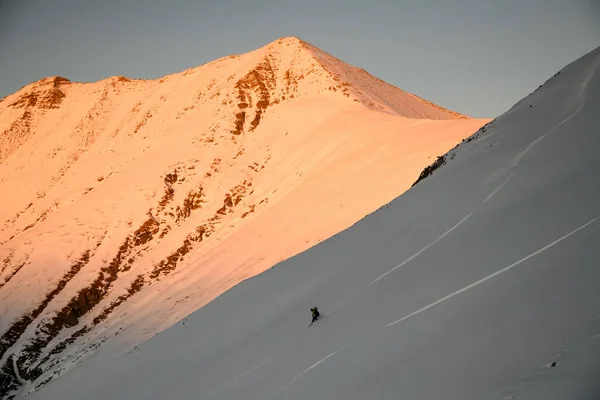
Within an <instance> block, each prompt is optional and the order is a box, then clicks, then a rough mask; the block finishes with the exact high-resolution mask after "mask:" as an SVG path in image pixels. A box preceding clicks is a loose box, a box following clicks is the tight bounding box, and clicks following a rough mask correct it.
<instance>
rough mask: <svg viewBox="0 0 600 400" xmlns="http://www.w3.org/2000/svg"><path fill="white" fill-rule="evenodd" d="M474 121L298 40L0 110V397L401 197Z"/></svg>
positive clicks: (30, 93)
mask: <svg viewBox="0 0 600 400" xmlns="http://www.w3.org/2000/svg"><path fill="white" fill-rule="evenodd" d="M485 122H487V120H472V119H468V118H466V117H464V116H461V115H458V114H456V113H453V112H451V111H447V110H444V109H441V108H440V107H437V106H434V105H432V104H430V103H427V102H426V101H424V100H421V99H419V98H417V97H416V96H414V95H412V94H409V93H406V92H403V91H402V90H400V89H398V88H394V87H392V86H390V85H387V84H385V83H384V82H382V81H380V80H378V79H376V78H374V77H372V76H370V75H368V74H366V73H365V72H363V71H360V70H358V69H356V68H354V67H350V66H348V65H345V64H343V63H342V62H341V61H339V60H336V59H334V58H333V57H331V56H328V55H327V54H326V53H324V52H322V51H320V50H318V49H316V48H314V47H313V46H310V45H308V44H306V43H304V42H302V41H300V40H298V39H295V38H284V39H281V40H278V41H276V42H274V43H271V44H269V45H267V46H265V47H263V48H260V49H258V50H256V51H253V52H250V53H247V54H243V55H240V56H231V57H225V58H223V59H220V60H216V61H214V62H211V63H209V64H206V65H203V66H201V67H198V68H194V69H190V70H187V71H184V72H182V73H179V74H173V75H169V76H166V77H164V78H162V79H159V80H155V81H142V80H131V79H128V78H124V77H113V78H109V79H106V80H103V81H100V82H95V83H75V82H70V81H68V80H67V79H64V78H60V77H50V78H46V79H44V80H41V81H39V82H35V83H32V84H30V85H28V86H26V87H24V88H23V89H22V90H20V91H19V92H17V93H15V94H13V95H10V96H8V97H6V98H4V99H2V100H1V101H0V132H2V135H0V149H1V151H0V193H2V197H3V207H1V208H0V220H1V221H3V223H2V225H1V229H0V260H1V262H2V263H1V264H0V315H1V316H2V317H1V319H0V366H1V368H0V369H1V372H0V388H2V390H3V392H5V393H8V392H9V391H11V390H16V389H17V388H18V387H19V386H21V385H22V384H23V382H34V383H33V384H34V386H39V385H42V384H43V383H44V382H48V380H49V379H52V377H57V376H59V375H60V373H62V372H63V371H65V370H68V369H69V368H71V367H72V366H73V365H76V364H77V363H78V362H79V361H80V360H81V359H83V357H86V356H89V355H90V353H91V352H93V351H95V350H96V349H97V348H98V347H99V346H100V345H102V344H105V345H107V346H109V347H110V346H113V347H114V348H113V350H112V351H110V352H109V351H107V352H106V354H119V352H124V351H126V350H127V349H129V348H131V347H132V346H133V345H134V344H136V343H139V342H141V341H143V340H145V339H147V338H149V337H151V336H152V335H154V334H155V333H156V332H158V331H160V330H162V329H164V328H166V327H168V326H170V325H172V324H173V323H175V322H176V321H178V320H180V319H181V318H183V317H185V316H186V315H188V314H189V313H190V312H192V311H194V310H196V309H197V308H199V307H201V306H203V305H204V304H206V303H207V302H208V301H210V300H212V299H214V298H215V297H216V296H218V295H219V294H221V293H223V292H224V291H225V290H227V289H229V288H231V287H232V286H234V285H236V284H237V283H239V282H240V281H242V280H244V279H246V278H248V277H251V276H253V275H255V274H257V273H260V272H262V271H264V270H266V269H267V268H269V267H271V266H273V265H274V264H275V263H277V262H279V261H281V260H283V259H285V258H288V257H290V256H292V255H294V254H297V253H298V252H300V251H303V250H305V249H307V248H309V247H310V246H312V245H314V244H316V243H318V242H320V241H321V240H323V239H326V238H327V237H329V236H331V235H333V234H335V233H336V232H339V231H340V230H342V229H344V228H346V227H348V226H350V225H351V224H352V223H354V222H355V221H357V220H358V219H360V218H362V217H363V216H364V215H365V214H367V213H369V212H372V211H373V210H375V209H376V208H377V207H379V206H380V205H381V204H384V203H385V202H388V201H390V200H391V199H393V198H394V197H396V196H398V195H399V194H400V193H402V192H403V191H404V190H406V189H407V188H408V187H409V186H410V184H411V183H412V181H413V180H414V177H415V176H416V175H417V174H418V172H419V171H420V170H421V169H422V168H423V167H424V166H425V165H427V164H428V163H429V162H431V160H432V159H433V158H434V157H435V156H436V155H438V154H441V153H443V152H445V151H447V150H448V149H449V148H451V147H452V146H454V145H455V144H456V143H457V142H459V141H460V140H461V139H463V138H464V137H466V136H468V135H470V134H471V133H472V132H474V131H476V130H477V129H478V128H479V127H480V126H481V125H483V124H484V123H485ZM116 336H118V340H117V339H115V337H116ZM109 339H111V340H110V341H109Z"/></svg>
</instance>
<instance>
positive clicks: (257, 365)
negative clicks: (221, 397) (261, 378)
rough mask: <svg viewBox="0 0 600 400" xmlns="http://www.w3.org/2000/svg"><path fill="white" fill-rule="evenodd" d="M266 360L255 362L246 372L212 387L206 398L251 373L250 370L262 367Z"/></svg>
mask: <svg viewBox="0 0 600 400" xmlns="http://www.w3.org/2000/svg"><path fill="white" fill-rule="evenodd" d="M266 362H267V361H263V362H261V363H259V364H256V365H255V366H254V367H252V368H250V369H249V370H247V371H246V372H244V373H242V374H241V375H238V376H236V377H235V378H233V379H231V380H229V381H227V382H225V383H224V384H222V385H221V386H219V387H218V388H216V389H213V390H212V391H210V392H209V393H208V394H207V395H206V398H209V397H212V396H213V395H214V394H215V393H217V392H218V391H221V390H223V389H225V388H226V387H227V386H229V385H231V384H232V383H233V382H235V381H237V380H238V379H241V378H243V377H244V376H246V375H248V374H249V373H251V372H252V371H254V370H256V369H258V368H260V367H262V366H263V365H264V364H265V363H266Z"/></svg>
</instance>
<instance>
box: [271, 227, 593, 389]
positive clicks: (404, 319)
mask: <svg viewBox="0 0 600 400" xmlns="http://www.w3.org/2000/svg"><path fill="white" fill-rule="evenodd" d="M599 219H600V215H598V216H597V217H595V218H593V219H591V220H590V221H588V222H586V223H585V224H583V225H581V226H580V227H579V228H576V229H574V230H572V231H571V232H569V233H567V234H566V235H563V236H561V237H560V238H558V239H556V240H554V241H553V242H551V243H549V244H547V245H546V246H544V247H542V248H541V249H539V250H537V251H535V252H533V253H531V254H529V255H527V256H525V257H523V258H521V259H520V260H518V261H515V262H514V263H512V264H510V265H509V266H507V267H504V268H502V269H501V270H499V271H496V272H494V273H493V274H490V275H488V276H486V277H484V278H481V279H480V280H478V281H475V282H473V283H471V284H469V285H467V286H465V287H463V288H461V289H458V290H457V291H455V292H452V293H450V294H449V295H447V296H445V297H442V298H441V299H439V300H436V301H434V302H433V303H431V304H429V305H427V306H425V307H422V308H420V309H418V310H417V311H414V312H412V313H410V314H408V315H405V316H404V317H402V318H400V319H397V320H396V321H393V322H390V323H389V324H387V325H384V326H382V327H380V328H378V329H376V330H374V331H371V332H369V333H368V334H366V335H364V336H362V337H360V338H358V339H356V340H354V341H352V342H350V343H348V344H346V345H345V346H343V347H341V348H339V349H337V350H335V351H334V352H332V353H330V354H329V355H327V356H325V357H323V358H322V359H320V360H319V361H317V362H316V363H314V364H313V365H311V366H310V367H308V368H306V369H305V370H304V371H302V372H300V373H299V374H298V375H296V376H295V377H294V379H293V380H292V381H291V382H290V383H288V384H286V385H284V386H282V387H280V388H279V389H277V391H276V392H279V391H281V390H285V389H287V388H288V387H290V386H291V385H292V384H294V383H295V382H297V381H298V380H299V379H300V378H301V377H302V376H303V375H304V374H305V373H307V372H309V371H310V370H312V369H314V368H316V367H317V366H319V365H320V364H322V363H323V362H324V361H326V360H327V359H329V358H331V357H333V356H334V355H336V354H337V353H340V352H341V351H343V350H345V349H347V348H349V347H350V346H352V345H354V344H356V343H358V342H360V341H361V340H363V339H366V338H367V337H369V336H371V335H375V334H377V333H379V332H381V331H383V330H385V329H388V328H390V327H392V326H394V325H396V324H399V323H400V322H403V321H406V320H407V319H409V318H411V317H414V316H415V315H418V314H421V313H422V312H424V311H427V310H429V309H430V308H433V307H435V306H436V305H438V304H440V303H443V302H445V301H446V300H450V299H451V298H453V297H456V296H458V295H460V294H462V293H464V292H466V291H468V290H469V289H472V288H474V287H476V286H479V285H481V284H482V283H485V282H487V281H489V280H490V279H492V278H495V277H496V276H498V275H500V274H503V273H504V272H507V271H509V270H511V269H513V268H514V267H516V266H518V265H519V264H522V263H523V262H525V261H527V260H529V259H530V258H532V257H535V256H536V255H538V254H540V253H542V252H544V251H545V250H548V249H549V248H551V247H553V246H554V245H556V244H558V243H560V242H562V241H563V240H565V239H567V238H568V237H570V236H572V235H574V234H575V233H577V232H579V231H581V230H582V229H585V228H587V227H588V226H590V225H591V224H593V223H595V222H596V221H598V220H599ZM267 400H269V399H268V398H267Z"/></svg>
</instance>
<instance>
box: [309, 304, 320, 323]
mask: <svg viewBox="0 0 600 400" xmlns="http://www.w3.org/2000/svg"><path fill="white" fill-rule="evenodd" d="M310 311H312V321H311V323H310V324H311V325H312V324H314V323H315V321H316V320H317V319H319V316H320V315H321V313H319V310H317V307H313V308H311V309H310Z"/></svg>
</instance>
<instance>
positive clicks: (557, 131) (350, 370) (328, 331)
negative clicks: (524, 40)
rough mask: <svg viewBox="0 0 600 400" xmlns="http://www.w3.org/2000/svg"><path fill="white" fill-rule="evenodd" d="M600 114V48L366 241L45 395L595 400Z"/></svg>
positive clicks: (329, 245)
mask: <svg viewBox="0 0 600 400" xmlns="http://www.w3.org/2000/svg"><path fill="white" fill-rule="evenodd" d="M599 105H600V48H598V49H596V50H595V51H593V52H591V53H589V54H587V55H586V56H584V57H582V58H581V59H579V60H577V61H576V62H574V63H572V64H570V65H569V66H567V67H565V68H564V69H563V70H562V71H560V73H559V74H558V76H556V77H554V78H552V79H550V80H549V81H548V82H547V83H546V84H544V85H543V86H542V87H541V88H540V89H539V90H537V91H536V92H534V93H533V94H531V95H530V96H528V97H527V98H525V99H523V100H522V101H520V102H519V103H517V104H516V105H515V106H514V107H513V108H512V109H511V110H510V111H508V112H507V113H506V114H504V115H502V116H501V117H499V118H497V119H496V120H495V121H494V122H493V123H491V124H489V125H488V126H487V128H486V129H485V132H484V131H483V129H482V130H480V131H478V132H477V133H476V134H474V135H473V136H472V137H471V138H469V139H471V140H466V141H465V142H464V143H462V144H460V145H459V146H458V147H456V148H455V149H454V150H452V151H451V152H449V153H448V154H447V155H446V157H445V160H446V163H445V165H442V166H441V167H440V168H438V169H437V170H435V171H434V172H433V174H432V175H431V176H429V177H427V178H426V179H423V180H421V182H419V183H418V184H417V185H415V186H414V187H413V188H412V189H410V190H409V191H407V192H406V193H405V194H404V195H402V196H401V197H399V198H397V199H395V200H394V201H392V202H391V203H390V204H388V205H386V206H385V207H382V208H381V209H379V210H378V211H377V212H375V213H373V214H371V215H369V216H368V217H366V218H364V219H362V220H361V221H359V222H358V223H356V224H355V225H353V226H352V227H351V228H349V229H347V230H344V231H343V232H341V233H339V234H337V235H335V236H334V237H332V238H330V239H328V240H325V241H323V242H322V243H320V244H318V245H316V246H314V247H312V248H311V249H309V250H307V251H305V252H303V253H301V254H299V255H297V256H295V257H293V258H290V259H288V260H286V261H284V262H282V263H280V264H278V265H277V266H276V267H274V268H273V269H270V270H268V271H266V272H264V273H262V274H260V275H258V276H256V277H254V278H252V279H250V280H247V281H245V282H243V283H241V284H240V285H238V286H237V287H235V288H233V289H231V290H229V291H227V292H226V293H224V294H223V295H221V296H219V297H218V298H216V299H215V300H214V301H212V302H210V303H209V304H207V305H206V306H205V307H203V308H201V309H200V310H198V311H197V312H195V313H194V314H192V315H190V316H189V317H188V318H186V319H185V320H184V321H182V322H181V323H178V324H177V325H176V326H174V327H172V328H170V329H168V330H166V331H164V332H162V333H160V334H159V335H157V336H156V337H154V338H152V339H151V340H148V341H147V342H145V343H143V344H142V345H140V346H139V347H137V348H136V349H135V351H132V352H131V353H129V354H128V355H126V356H124V357H120V358H119V359H117V360H114V361H112V362H107V363H106V364H103V363H102V362H100V360H99V359H90V360H89V361H87V362H84V363H83V364H82V365H81V366H80V367H79V368H78V369H76V370H74V371H73V372H71V373H69V374H67V375H65V376H64V377H63V378H62V379H60V380H57V381H55V382H53V383H51V384H49V385H48V386H47V387H45V388H43V389H42V390H41V391H40V392H39V393H36V394H33V395H32V396H31V397H30V398H31V399H45V400H52V399H81V398H86V399H90V400H94V399H105V398H117V399H129V398H144V399H163V398H176V399H188V398H189V399H192V398H193V399H197V398H201V399H240V398H244V399H261V400H262V399H270V400H274V399H284V398H285V399H334V398H335V399H338V398H339V399H342V398H343V399H367V398H369V399H370V398H377V399H392V398H394V399H397V398H399V397H401V398H413V399H439V398H443V399H450V400H451V399H465V398H468V399H482V398H498V399H513V398H514V399H544V400H548V399H567V398H568V399H594V398H597V397H598V386H597V371H598V368H599V367H600V361H599V360H600V343H599V342H598V340H597V339H598V335H599V334H600V321H599V320H598V309H599V306H600V291H598V282H600V269H598V268H597V258H598V250H597V244H598V241H599V239H600V185H598V172H597V171H598V170H599V169H600V158H599V157H598V155H597V151H598V148H599V146H600V138H599V137H598V135H597V129H596V127H597V125H598V114H597V110H598V107H599ZM314 305H316V306H318V307H319V308H320V309H321V311H322V312H323V313H324V318H323V319H322V320H320V321H318V322H317V323H316V324H315V325H314V326H313V327H310V328H308V327H307V325H308V322H309V319H310V312H309V309H310V307H312V306H314Z"/></svg>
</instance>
